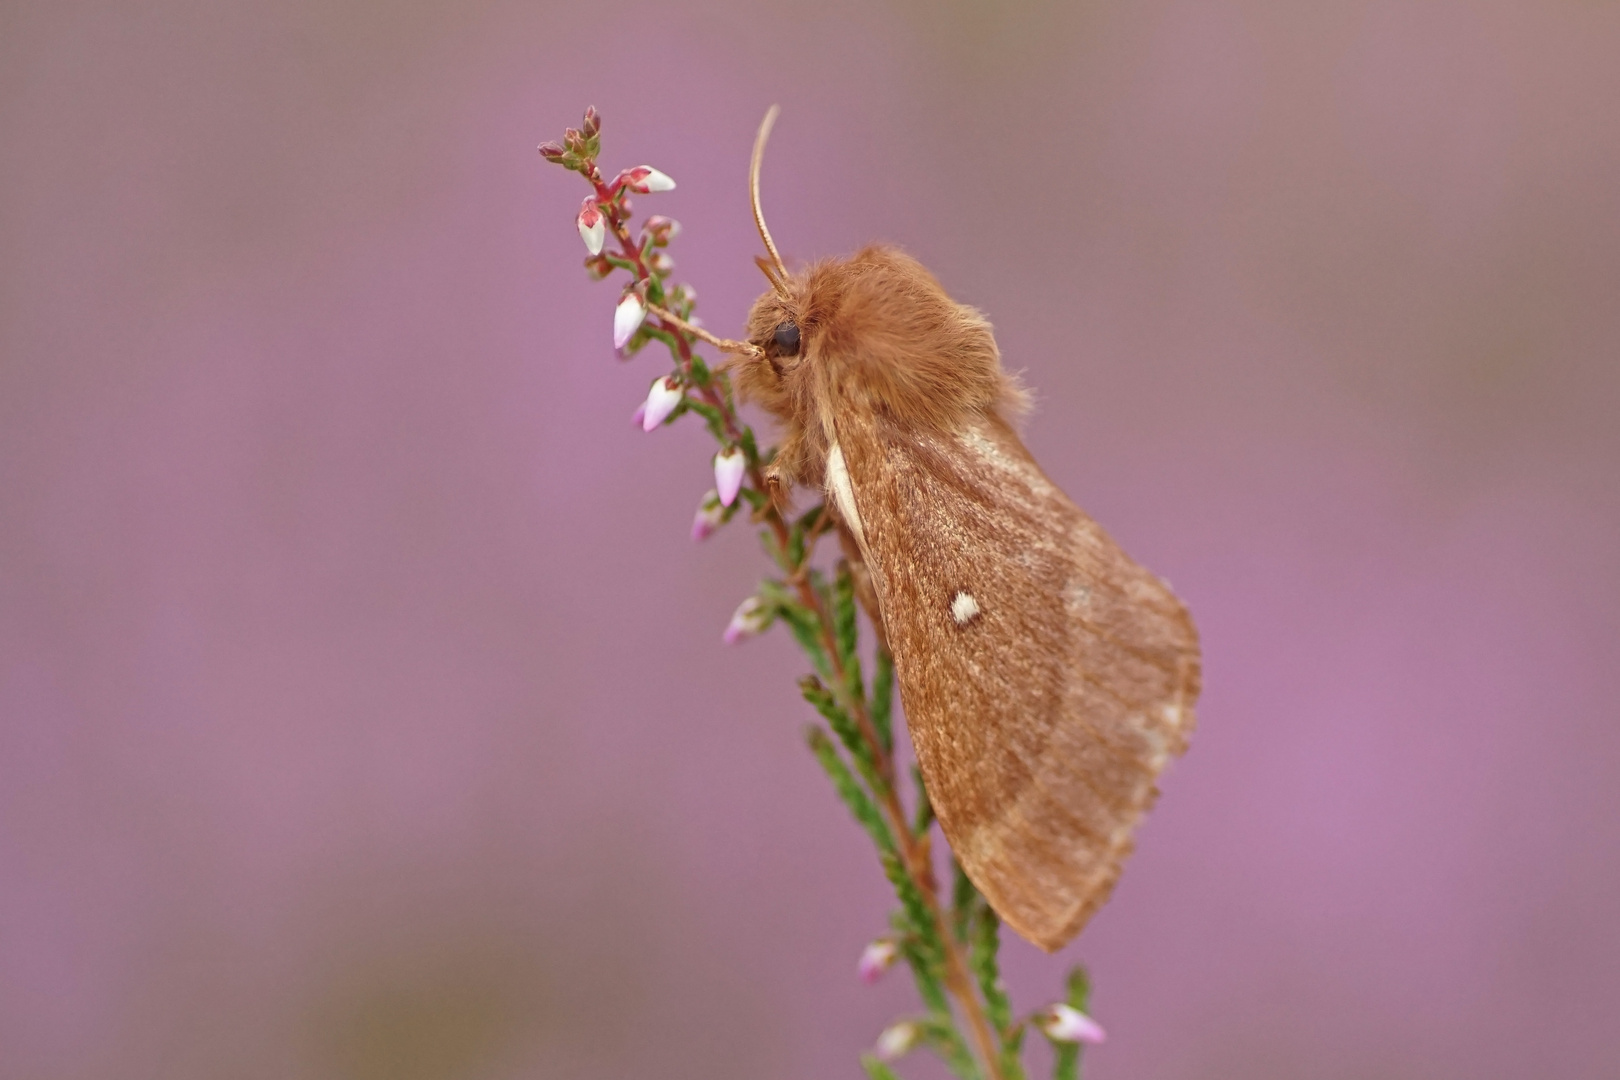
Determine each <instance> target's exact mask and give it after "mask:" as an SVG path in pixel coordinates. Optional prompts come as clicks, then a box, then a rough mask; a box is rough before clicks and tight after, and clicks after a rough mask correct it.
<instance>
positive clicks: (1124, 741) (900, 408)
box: [728, 108, 1200, 951]
mask: <svg viewBox="0 0 1620 1080" xmlns="http://www.w3.org/2000/svg"><path fill="white" fill-rule="evenodd" d="M775 112H776V110H775V109H774V108H773V109H772V110H771V112H770V114H768V115H767V116H766V119H765V123H764V124H763V125H762V126H761V128H760V132H759V137H758V139H757V140H756V143H755V147H754V155H753V161H752V168H751V170H750V191H751V195H752V201H753V209H754V218H755V223H756V225H757V226H758V228H759V234H760V238H761V240H763V241H764V245H765V249H766V251H767V252H768V253H769V259H768V260H767V259H765V258H763V257H762V258H760V259H758V260H757V261H758V263H759V265H760V267H761V269H762V270H764V272H765V275H766V277H767V278H768V279H769V280H770V282H771V288H770V289H769V291H767V292H766V293H765V294H764V295H763V296H761V297H760V298H759V300H758V301H756V302H755V304H754V305H753V309H752V310H751V311H750V313H749V315H748V322H747V337H748V345H749V346H751V347H749V348H745V349H743V350H740V355H739V356H737V357H734V358H733V359H732V360H730V361H728V363H729V364H730V366H731V370H732V371H733V377H734V379H735V381H736V385H737V388H738V390H739V392H740V393H741V394H742V396H743V398H744V400H748V401H752V402H754V403H756V404H758V405H759V406H761V407H763V408H764V409H765V410H766V411H767V412H769V413H770V414H771V415H772V416H773V417H775V418H776V420H777V421H778V422H779V423H780V425H781V429H782V438H781V442H780V446H779V450H778V453H777V456H776V458H775V460H774V461H773V463H772V466H771V469H770V472H769V474H768V476H767V483H768V484H770V485H771V486H772V487H773V488H775V489H776V490H775V492H774V494H776V495H777V496H778V497H779V498H784V499H785V498H786V496H787V493H789V492H791V491H792V489H793V488H794V487H804V488H810V489H817V490H821V491H823V492H825V494H826V497H827V502H828V503H829V504H830V505H831V507H832V508H833V509H834V510H835V511H836V514H837V518H838V521H839V529H840V533H841V535H842V539H843V541H844V544H845V550H846V551H847V552H848V553H849V554H850V555H851V557H852V562H855V561H858V563H859V565H858V566H857V567H856V575H857V580H858V581H861V582H862V583H863V585H865V586H866V587H865V588H864V589H863V594H864V595H865V596H866V597H867V598H868V600H869V603H868V607H869V610H871V611H872V615H873V622H874V624H876V625H877V627H878V630H879V633H880V634H881V635H882V637H883V639H884V640H885V641H886V643H887V645H888V647H889V650H890V651H891V653H892V654H893V657H894V666H895V673H896V676H897V681H898V683H899V687H900V698H901V704H902V706H903V708H904V710H905V716H906V723H907V727H908V729H909V731H910V734H911V740H912V745H913V747H914V749H915V751H916V755H917V761H918V764H919V765H920V767H921V770H922V775H923V779H924V782H925V784H926V786H927V789H928V795H929V798H930V799H931V801H932V803H933V807H934V810H935V813H936V815H937V817H938V820H939V823H940V826H941V827H942V828H943V830H944V833H945V837H946V839H947V840H948V841H949V843H950V845H951V849H952V850H953V851H954V852H955V854H956V857H957V859H958V861H959V862H960V863H961V865H962V867H963V869H964V870H965V871H966V872H967V874H968V876H969V877H970V878H971V879H972V880H973V883H974V884H975V885H976V886H978V888H979V890H980V892H981V893H983V895H984V896H985V898H986V899H987V900H988V901H989V902H990V905H991V906H992V907H993V908H994V909H995V911H996V913H997V914H998V915H999V916H1000V917H1001V918H1002V920H1003V921H1005V922H1006V923H1007V924H1008V925H1009V926H1011V927H1012V928H1013V929H1014V930H1016V931H1017V932H1018V933H1020V934H1021V935H1023V936H1024V937H1025V938H1027V939H1028V940H1030V941H1032V942H1034V943H1035V944H1036V945H1038V946H1040V947H1041V948H1043V949H1046V950H1048V951H1051V950H1055V949H1057V948H1059V947H1061V946H1062V945H1064V944H1065V943H1067V942H1068V941H1069V940H1071V939H1072V938H1073V937H1074V935H1075V934H1077V933H1079V931H1080V929H1081V928H1082V927H1083V926H1084V925H1085V924H1086V922H1087V920H1088V919H1089V918H1090V917H1091V916H1092V914H1093V913H1095V912H1096V911H1097V909H1098V908H1099V907H1100V906H1101V905H1102V904H1103V902H1104V901H1105V900H1106V899H1107V898H1108V895H1109V893H1110V891H1111V890H1112V888H1113V885H1114V882H1115V880H1116V879H1117V878H1118V876H1119V872H1120V866H1121V863H1122V862H1123V860H1124V859H1125V857H1126V856H1127V855H1128V854H1129V853H1130V851H1131V847H1132V833H1133V831H1134V829H1135V827H1136V825H1137V823H1138V822H1139V821H1140V820H1141V818H1142V816H1143V814H1144V813H1146V811H1147V810H1148V808H1149V807H1150V806H1151V805H1152V803H1153V800H1154V798H1155V797H1156V795H1157V793H1158V792H1157V787H1156V781H1157V779H1158V776H1159V774H1160V772H1161V771H1162V770H1163V769H1164V767H1165V764H1166V762H1168V761H1169V760H1170V758H1171V757H1174V756H1176V755H1179V754H1181V753H1182V752H1183V751H1184V750H1185V749H1186V746H1187V738H1188V735H1189V734H1190V733H1191V731H1192V727H1193V704H1194V701H1195V700H1196V699H1197V697H1198V692H1199V681H1200V659H1199V648H1198V635H1197V631H1196V630H1195V629H1194V627H1193V623H1192V620H1191V618H1190V617H1189V615H1188V613H1187V609H1186V608H1185V607H1184V606H1183V605H1182V603H1181V601H1180V600H1178V599H1177V598H1176V595H1175V593H1173V592H1172V591H1171V590H1170V587H1169V585H1167V584H1166V583H1165V582H1164V581H1163V580H1161V579H1160V578H1158V577H1156V576H1154V575H1153V574H1152V573H1150V572H1148V571H1147V570H1145V569H1143V568H1142V567H1141V566H1139V565H1138V564H1137V563H1135V562H1134V561H1132V560H1131V558H1130V557H1129V556H1128V555H1126V554H1125V552H1124V551H1122V550H1121V549H1120V547H1119V545H1118V544H1116V543H1115V542H1114V541H1113V540H1112V539H1111V538H1110V537H1109V536H1108V534H1107V533H1105V532H1104V531H1103V530H1102V528H1101V527H1100V526H1099V525H1097V523H1096V522H1094V521H1092V520H1091V518H1089V517H1087V516H1086V514H1085V513H1084V512H1082V511H1081V510H1080V509H1079V508H1078V507H1077V506H1076V505H1075V504H1074V503H1073V502H1072V501H1070V500H1069V498H1068V497H1067V496H1066V495H1064V494H1063V492H1062V491H1060V490H1059V489H1058V488H1057V486H1056V485H1054V484H1053V483H1052V481H1051V480H1050V479H1048V477H1047V476H1046V474H1045V473H1044V472H1042V471H1041V467H1040V466H1039V465H1038V464H1036V462H1035V460H1034V458H1032V457H1031V456H1030V453H1029V451H1028V450H1027V449H1025V447H1024V444H1023V442H1022V441H1021V440H1020V438H1019V436H1018V430H1017V426H1016V425H1017V421H1018V419H1019V417H1020V416H1021V415H1022V413H1023V412H1024V410H1025V408H1026V395H1025V393H1024V391H1023V390H1022V389H1021V387H1020V386H1019V384H1018V382H1017V380H1016V379H1015V378H1014V377H1012V376H1011V375H1009V374H1008V373H1007V372H1006V371H1005V370H1004V369H1003V368H1002V366H1001V358H1000V354H999V352H998V350H997V348H996V342H995V337H994V335H993V334H992V332H991V327H990V324H989V322H987V321H986V319H985V317H984V316H983V315H982V314H980V313H979V312H978V311H976V310H974V309H973V308H971V307H968V306H966V305H963V304H959V303H957V302H955V301H954V300H952V299H951V298H950V296H949V295H948V294H947V293H946V292H945V290H944V288H942V287H941V286H940V284H939V282H938V281H936V280H935V278H934V276H933V275H932V274H930V273H929V272H928V271H927V270H926V269H925V268H924V267H923V266H922V265H921V264H920V263H919V262H918V261H917V260H916V259H913V258H912V257H910V256H909V255H906V254H904V253H903V252H901V251H899V250H897V249H895V248H893V247H887V246H882V245H873V246H869V247H866V248H863V249H861V250H860V251H858V252H857V253H856V254H854V255H853V256H851V257H849V258H846V259H826V260H822V261H819V262H815V263H812V264H810V265H809V266H806V267H805V268H803V269H802V270H799V271H798V272H796V273H795V272H790V271H789V270H788V269H787V267H786V265H785V264H784V263H783V261H782V258H781V255H780V254H779V253H778V251H777V248H776V244H775V243H774V241H773V240H772V238H771V234H770V231H769V229H767V228H766V226H765V219H764V215H763V213H762V212H761V211H760V204H759V168H760V161H761V159H762V157H763V153H764V147H765V141H766V139H767V138H768V136H769V133H770V127H771V123H772V121H773V120H774V118H775ZM873 609H875V610H873Z"/></svg>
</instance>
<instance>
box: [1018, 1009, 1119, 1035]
mask: <svg viewBox="0 0 1620 1080" xmlns="http://www.w3.org/2000/svg"><path fill="white" fill-rule="evenodd" d="M1035 1026H1036V1027H1038V1028H1040V1029H1041V1033H1042V1034H1044V1035H1045V1036H1046V1037H1047V1038H1048V1039H1051V1040H1052V1041H1053V1042H1061V1043H1100V1042H1102V1041H1103V1040H1104V1039H1106V1038H1108V1033H1107V1032H1105V1031H1104V1030H1103V1029H1102V1025H1101V1024H1099V1023H1097V1021H1095V1020H1093V1019H1092V1018H1091V1017H1089V1016H1087V1015H1086V1014H1085V1013H1083V1012H1081V1011H1080V1010H1079V1009H1077V1008H1075V1007H1074V1006H1073V1005H1062V1004H1058V1005H1050V1006H1048V1007H1047V1008H1045V1009H1042V1010H1041V1011H1040V1012H1038V1013H1036V1014H1035Z"/></svg>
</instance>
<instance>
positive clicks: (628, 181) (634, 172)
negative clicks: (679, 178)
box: [619, 165, 675, 195]
mask: <svg viewBox="0 0 1620 1080" xmlns="http://www.w3.org/2000/svg"><path fill="white" fill-rule="evenodd" d="M619 176H620V178H621V179H623V180H624V186H625V187H627V188H629V189H630V190H631V191H634V192H636V193H637V194H640V195H646V194H649V193H650V192H654V191H674V190H675V181H673V180H671V179H670V178H669V177H668V176H666V175H664V174H663V173H661V172H659V171H658V170H657V169H655V168H653V167H652V166H651V165H637V166H636V167H635V168H633V169H626V170H624V172H622V173H620V174H619Z"/></svg>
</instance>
